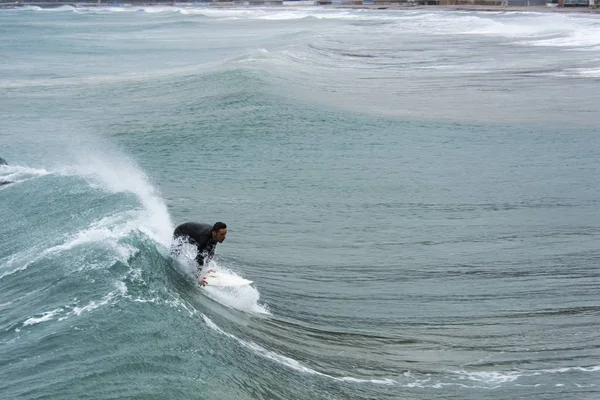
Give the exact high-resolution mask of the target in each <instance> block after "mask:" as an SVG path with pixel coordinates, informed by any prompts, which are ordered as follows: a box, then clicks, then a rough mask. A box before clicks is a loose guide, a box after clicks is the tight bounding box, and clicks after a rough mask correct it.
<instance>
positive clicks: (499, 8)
mask: <svg viewBox="0 0 600 400" xmlns="http://www.w3.org/2000/svg"><path fill="white" fill-rule="evenodd" d="M499 2H500V1H499ZM65 5H69V6H73V7H107V6H108V7H113V6H119V7H140V6H143V7H150V6H161V7H168V6H173V7H198V6H200V7H304V6H312V7H323V8H353V9H371V10H409V9H410V10H417V9H421V10H422V9H426V10H449V11H490V12H504V11H512V12H536V13H588V14H590V13H591V14H599V13H600V8H592V7H581V6H580V7H573V6H570V7H556V6H540V5H537V6H506V5H482V4H456V5H421V4H415V3H410V2H394V3H391V2H390V4H385V3H383V2H379V3H378V4H318V2H312V1H284V2H283V4H265V3H263V2H258V1H257V2H252V1H250V2H248V1H215V2H145V1H126V0H125V1H119V0H116V1H103V2H69V1H60V0H59V1H19V2H6V3H0V8H17V7H25V6H38V7H43V8H51V7H60V6H65Z"/></svg>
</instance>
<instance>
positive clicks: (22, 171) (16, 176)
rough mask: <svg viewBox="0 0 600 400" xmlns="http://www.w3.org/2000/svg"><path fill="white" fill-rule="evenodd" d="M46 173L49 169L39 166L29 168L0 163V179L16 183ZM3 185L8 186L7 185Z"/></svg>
mask: <svg viewBox="0 0 600 400" xmlns="http://www.w3.org/2000/svg"><path fill="white" fill-rule="evenodd" d="M48 174H50V172H49V171H47V170H45V169H41V168H29V167H23V166H20V165H0V181H10V182H13V183H18V182H24V181H26V180H29V179H33V178H37V177H40V176H44V175H48ZM1 187H2V186H0V188H1ZM4 187H9V186H8V185H7V186H4Z"/></svg>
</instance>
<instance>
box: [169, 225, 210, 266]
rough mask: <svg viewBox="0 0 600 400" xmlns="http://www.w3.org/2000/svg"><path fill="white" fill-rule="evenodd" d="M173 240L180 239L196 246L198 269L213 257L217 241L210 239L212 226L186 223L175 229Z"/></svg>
mask: <svg viewBox="0 0 600 400" xmlns="http://www.w3.org/2000/svg"><path fill="white" fill-rule="evenodd" d="M173 239H174V240H176V239H180V240H183V241H186V242H188V243H190V244H193V245H194V246H196V248H197V249H198V255H197V256H196V262H197V263H198V267H199V268H202V266H203V265H204V263H208V262H209V261H210V260H211V259H212V258H213V256H214V255H215V247H217V241H216V240H213V238H212V225H208V224H199V223H196V222H186V223H184V224H181V225H179V226H178V227H177V228H175V231H174V232H173ZM174 252H177V250H175V251H174Z"/></svg>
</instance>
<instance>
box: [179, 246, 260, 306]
mask: <svg viewBox="0 0 600 400" xmlns="http://www.w3.org/2000/svg"><path fill="white" fill-rule="evenodd" d="M195 258H196V248H195V246H193V245H189V244H186V243H184V244H182V246H181V253H180V254H179V256H178V261H179V262H180V264H181V266H182V267H183V268H184V272H185V273H187V274H188V275H189V276H191V277H193V278H194V279H195V280H196V279H198V278H199V277H198V272H197V269H196V262H195ZM211 269H212V270H215V271H217V272H219V271H222V272H226V273H228V274H231V275H234V276H237V277H240V278H243V277H242V276H240V275H239V274H237V273H236V272H235V271H232V270H231V269H229V268H227V267H225V266H223V265H220V264H218V263H217V262H216V261H215V260H211V261H210V262H209V264H208V265H207V266H205V267H204V270H205V271H208V270H211ZM203 290H204V293H205V294H206V295H207V296H208V297H210V298H211V299H213V300H215V301H216V302H218V303H220V304H223V305H224V306H226V307H229V308H233V309H236V310H240V311H244V312H249V313H255V314H267V315H270V314H271V312H270V311H269V309H268V307H267V306H266V305H263V304H260V303H259V300H260V293H259V291H258V290H257V289H256V288H254V287H252V286H250V285H247V286H239V287H211V286H210V285H208V286H205V287H204V288H203Z"/></svg>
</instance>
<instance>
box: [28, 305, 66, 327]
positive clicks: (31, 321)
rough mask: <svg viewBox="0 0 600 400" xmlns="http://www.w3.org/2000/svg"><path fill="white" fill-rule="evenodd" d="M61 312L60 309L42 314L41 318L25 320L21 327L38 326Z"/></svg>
mask: <svg viewBox="0 0 600 400" xmlns="http://www.w3.org/2000/svg"><path fill="white" fill-rule="evenodd" d="M62 311H63V309H62V308H57V309H55V310H52V311H48V312H45V313H43V314H42V316H41V317H37V318H36V317H31V318H29V319H27V320H26V321H25V322H23V326H29V325H35V324H39V323H41V322H46V321H50V320H51V319H52V318H53V317H54V316H56V315H57V314H59V313H61V312H62Z"/></svg>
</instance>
